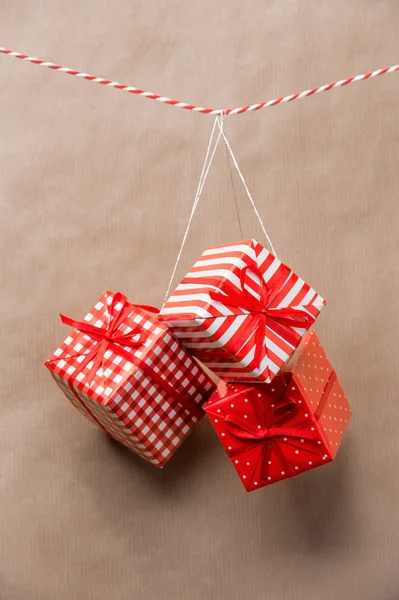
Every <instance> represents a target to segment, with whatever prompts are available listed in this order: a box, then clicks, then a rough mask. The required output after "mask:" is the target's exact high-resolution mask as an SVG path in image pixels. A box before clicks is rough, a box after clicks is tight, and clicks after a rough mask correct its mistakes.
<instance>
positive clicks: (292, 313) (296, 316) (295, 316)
mask: <svg viewBox="0 0 399 600" xmlns="http://www.w3.org/2000/svg"><path fill="white" fill-rule="evenodd" d="M282 267H283V270H282V273H281V276H280V277H279V278H278V279H277V281H276V282H275V283H274V285H273V286H272V287H270V288H269V287H268V286H267V284H266V282H265V280H264V278H263V274H262V273H261V271H260V269H259V267H258V266H257V265H253V266H246V267H244V268H243V269H242V270H241V275H240V283H241V291H239V290H237V289H236V288H235V287H233V286H232V285H231V283H230V282H226V283H225V284H224V286H223V292H222V291H219V290H218V291H216V290H211V291H210V292H209V296H210V297H211V298H212V300H216V301H217V302H221V303H222V304H224V305H226V306H233V307H234V308H243V309H245V310H247V311H248V312H249V313H250V314H251V315H252V316H253V319H251V320H250V321H249V322H248V324H247V325H246V326H243V327H242V332H241V335H240V337H239V340H237V346H239V347H242V346H243V345H244V343H245V342H246V341H247V340H248V339H249V337H250V336H251V335H252V333H253V331H254V330H255V356H254V361H255V364H256V365H257V367H259V366H260V364H261V362H262V358H263V351H265V354H266V356H267V357H269V353H268V347H267V344H265V336H266V327H267V321H268V319H271V320H273V321H274V322H275V323H279V324H281V325H284V326H285V327H303V328H306V329H308V328H309V327H310V326H311V325H313V323H314V322H315V318H314V317H313V316H312V315H310V314H309V313H307V312H306V311H305V310H301V309H297V308H292V307H287V308H271V304H272V303H273V301H274V300H275V298H276V296H277V295H278V293H279V292H280V291H281V289H282V287H283V285H284V284H285V282H286V281H287V278H288V275H289V273H290V269H289V268H288V267H285V265H282ZM248 271H252V272H253V273H255V275H257V276H258V277H259V279H260V298H259V300H258V299H257V298H255V297H254V296H253V295H252V294H251V293H250V292H249V291H248V290H247V289H246V287H245V282H246V276H247V272H248ZM240 314H243V313H235V315H234V316H238V315H240ZM285 337H287V332H285ZM292 345H295V340H292Z"/></svg>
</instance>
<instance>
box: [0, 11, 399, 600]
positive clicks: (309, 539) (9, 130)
mask: <svg viewBox="0 0 399 600" xmlns="http://www.w3.org/2000/svg"><path fill="white" fill-rule="evenodd" d="M0 17H1V19H0V33H1V35H0V44H1V45H2V46H6V47H11V48H13V49H16V50H19V51H21V52H27V53H31V54H32V55H34V56H39V57H42V58H45V59H48V60H52V61H55V62H57V61H58V62H59V63H60V64H63V65H66V66H70V67H72V68H77V69H81V70H87V72H89V73H94V74H98V75H100V76H104V77H111V78H115V79H116V80H118V81H122V82H126V83H130V84H132V85H137V86H141V87H143V88H145V89H148V90H153V91H155V92H159V93H161V94H165V95H169V96H172V97H176V98H181V99H182V100H185V101H187V102H195V103H197V104H202V105H208V104H209V105H211V106H216V107H220V106H226V105H227V106H240V105H243V104H247V103H253V102H258V101H261V100H267V99H270V98H273V97H275V96H278V95H284V94H289V93H293V92H295V91H298V90H303V89H306V88H307V87H312V86H314V85H321V84H323V83H327V82H329V81H332V80H334V79H339V78H341V77H347V76H349V75H352V74H355V73H362V72H365V71H367V70H369V69H376V68H379V67H383V66H386V65H390V64H395V62H397V61H398V45H397V41H398V33H399V27H398V23H399V5H398V2H397V1H395V0H391V1H389V0H380V1H375V0H374V1H373V0H367V1H366V0H352V1H350V2H348V0H336V1H334V2H331V1H329V0H319V1H318V2H304V1H302V2H300V1H299V0H285V1H284V2H283V1H281V0H280V1H279V0H274V1H272V0H267V1H263V2H262V1H261V0H246V1H245V2H244V1H240V0H229V2H221V1H216V2H215V1H211V0H202V2H194V1H191V0H190V1H187V0H186V1H185V2H182V1H181V2H179V1H177V0H169V1H166V0H158V1H155V0H153V1H148V0H147V1H146V2H139V1H138V0H133V1H132V0H130V1H128V0H113V2H107V1H106V0H86V1H85V2H78V1H77V0H72V1H71V2H65V0H63V1H61V0H51V1H50V0H42V1H40V2H39V1H38V0H24V1H16V2H5V1H4V0H3V2H2V3H1V6H0ZM0 81H1V93H0V115H1V120H0V130H1V139H0V153H1V156H0V200H1V258H2V262H1V292H0V293H1V338H2V342H1V360H0V365H1V417H0V456H1V472H0V515H1V516H0V598H1V600H74V599H76V600H81V599H82V600H92V599H95V600H111V599H112V600H113V599H115V600H136V599H137V600H141V599H146V598H147V599H150V600H152V599H154V600H169V599H172V598H175V599H177V600H186V599H190V600H202V599H207V600H216V599H217V600H224V599H226V600H241V599H242V598H251V599H252V600H264V599H266V598H272V599H276V600H277V599H278V600H291V599H297V598H301V599H302V598H304V599H306V600H319V599H320V598H323V599H324V600H338V599H340V600H341V599H342V600H346V599H353V598H355V599H360V600H376V599H377V600H396V599H397V598H399V572H398V568H397V567H398V548H399V528H398V523H399V504H398V498H399V475H398V459H399V437H398V426H399V411H398V400H399V398H398V395H399V393H398V389H399V386H398V383H399V379H398V359H397V356H398V352H397V349H398V342H397V341H398V338H399V320H398V295H399V279H398V275H399V268H398V264H399V243H398V225H399V217H398V214H399V211H398V192H397V190H398V181H399V179H398V162H397V161H398V152H399V119H398V112H397V106H398V97H399V96H398V94H399V75H387V76H384V77H381V78H378V79H376V80H373V81H369V82H367V83H357V84H354V85H353V86H349V87H347V88H346V89H341V90H335V91H332V92H330V93H329V94H321V95H319V96H317V97H313V98H309V99H306V100H301V101H298V102H295V103H292V104H290V105H285V106H280V107H278V108H273V109H266V110H263V111H260V112H258V113H255V114H249V115H245V116H239V117H231V118H228V119H227V120H226V131H227V133H228V135H229V137H230V140H231V143H232V146H233V148H234V150H235V152H236V154H237V158H238V160H239V162H240V165H241V167H242V170H243V172H244V173H245V175H246V178H247V181H248V185H249V187H250V189H251V191H252V193H253V196H254V198H255V199H256V201H257V202H258V204H259V208H260V210H261V213H262V215H263V217H264V219H265V222H266V223H267V228H268V231H269V232H270V235H271V236H272V239H273V241H274V242H275V245H276V248H277V251H278V252H279V254H280V257H281V258H282V259H283V260H284V261H286V262H288V263H289V264H290V265H291V266H292V267H293V268H294V269H295V270H296V271H297V272H299V273H300V274H301V275H303V276H304V277H305V278H306V279H307V280H308V281H309V282H310V283H311V284H312V285H313V286H315V287H316V288H317V289H318V290H319V291H320V293H322V294H323V296H325V297H326V298H327V299H328V306H327V308H326V309H325V311H324V312H323V314H322V316H321V317H320V319H319V320H318V323H317V332H318V334H319V336H320V338H321V340H322V342H323V344H324V345H325V347H326V349H327V351H328V353H329V356H330V358H331V360H332V362H333V363H334V365H335V367H336V370H337V372H338V374H339V377H340V379H341V381H342V384H343V386H344V388H345V390H346V392H347V395H348V397H349V399H350V401H351V404H352V407H353V409H354V416H353V420H352V423H351V426H350V428H349V430H348V432H347V435H346V438H345V440H344V443H343V444H342V447H341V449H340V452H339V455H338V458H337V460H336V462H334V463H333V464H330V465H328V466H326V467H324V468H321V469H317V470H314V471H312V472H309V473H306V474H305V475H302V476H300V477H297V478H294V479H292V480H289V481H285V482H283V483H280V484H277V485H274V486H271V487H269V488H266V489H263V490H260V491H257V492H254V493H251V494H246V493H245V491H244V489H243V487H242V486H241V483H240V481H239V480H238V478H237V477H236V474H235V472H234V470H233V468H232V467H231V465H230V464H229V460H228V459H227V457H226V456H225V455H224V453H223V450H222V448H221V446H220V444H219V442H218V440H217V439H216V435H215V434H214V432H213V430H212V428H211V427H210V425H209V424H208V423H207V422H206V421H204V422H203V423H202V424H201V425H200V426H199V427H198V428H197V430H196V431H195V433H194V434H193V435H192V437H191V438H190V439H189V440H188V441H187V442H186V443H185V445H184V446H183V447H182V448H181V450H180V452H178V453H177V454H176V456H175V457H174V459H173V460H172V461H171V462H170V464H169V465H168V466H167V467H166V468H165V469H164V470H163V471H158V470H156V469H154V468H153V467H152V466H150V465H147V464H146V463H145V462H143V461H142V460H140V459H138V458H136V457H135V456H134V455H132V454H131V453H129V452H125V451H124V450H123V449H121V448H120V447H118V446H117V445H114V444H113V443H111V442H110V441H108V439H106V437H104V435H102V433H101V432H100V431H97V430H96V429H95V428H91V427H90V426H89V425H88V424H87V423H86V422H85V420H84V419H82V418H81V417H80V416H79V415H78V414H77V413H76V412H75V411H73V410H72V409H71V407H70V405H69V404H68V402H67V401H66V399H64V398H63V396H62V395H61V393H60V392H59V391H58V389H56V386H55V385H54V383H53V382H52V380H51V378H50V376H49V375H48V373H47V372H46V370H45V369H44V367H43V366H42V362H43V360H44V359H45V358H46V357H47V356H48V354H49V353H50V352H51V351H52V350H53V349H54V347H55V346H56V344H57V343H58V341H60V340H61V339H62V338H63V336H65V332H66V330H65V328H64V327H63V326H62V325H61V324H60V322H59V320H58V312H59V311H62V312H64V313H65V314H68V315H71V316H73V317H75V318H80V317H82V316H83V315H84V313H85V311H86V310H87V309H88V308H89V307H90V306H91V304H93V302H94V301H95V300H96V299H97V297H98V296H99V295H100V294H101V293H102V292H103V291H104V290H105V289H106V288H111V289H113V290H119V291H122V292H124V293H126V294H128V296H129V298H130V299H131V300H132V301H135V302H145V303H151V304H160V303H161V301H162V299H163V295H164V292H165V289H166V286H167V282H168V279H169V275H170V273H171V269H172V266H173V264H174V260H175V256H176V254H177V250H178V247H179V244H180V240H181V237H182V234H183V231H184V227H185V223H186V220H187V217H188V214H189V211H190V207H191V203H192V201H193V197H194V193H195V189H196V186H197V182H198V177H199V173H200V170H201V166H202V161H203V157H204V152H205V148H206V144H207V141H208V136H209V133H210V129H211V126H212V118H210V117H206V116H202V115H196V114H192V113H187V112H184V111H182V110H177V109H173V108H170V107H166V106H162V105H159V104H157V103H155V102H150V101H148V100H145V99H142V98H136V97H133V96H130V95H129V94H123V93H121V92H117V91H114V90H110V89H106V88H102V87H100V86H96V85H92V84H90V83H87V82H84V81H79V80H77V79H76V78H72V77H67V76H65V75H62V74H57V73H52V72H51V71H49V70H46V69H40V68H39V67H35V66H32V65H27V64H23V63H22V62H21V61H17V60H15V59H12V58H8V57H0ZM235 182H236V189H237V194H238V198H239V202H240V205H241V212H242V219H243V224H244V230H245V235H246V236H247V237H249V236H254V237H257V238H258V239H259V240H262V239H263V238H262V237H261V233H260V231H259V227H258V225H257V223H256V221H255V218H254V216H253V214H252V212H251V210H250V206H249V203H248V200H247V199H246V197H245V194H244V192H243V189H242V187H241V185H240V183H239V181H238V178H237V176H235ZM229 186H230V184H229V178H228V171H227V167H226V161H225V156H224V151H223V148H222V147H220V150H219V152H218V153H217V157H216V160H215V163H214V167H213V169H212V171H211V173H210V176H209V180H208V182H207V184H206V187H205V189H204V195H203V198H202V201H201V205H200V208H199V211H198V216H197V218H196V219H195V221H194V225H193V229H192V232H191V234H190V237H189V241H188V244H187V248H186V251H185V254H184V258H183V261H182V264H181V267H180V268H179V275H180V276H182V275H183V274H184V272H185V269H187V268H189V266H190V265H191V264H192V263H193V261H194V260H195V259H196V258H197V257H198V255H199V254H200V252H201V251H202V250H203V249H204V248H205V247H206V246H207V245H210V244H215V243H223V242H225V241H231V240H235V239H238V235H239V234H238V230H237V224H236V221H235V216H234V210H233V201H232V194H231V188H230V187H229Z"/></svg>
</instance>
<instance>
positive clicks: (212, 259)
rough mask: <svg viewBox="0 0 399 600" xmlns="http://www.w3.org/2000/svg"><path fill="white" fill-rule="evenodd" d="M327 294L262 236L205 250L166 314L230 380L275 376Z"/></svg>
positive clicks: (203, 358)
mask: <svg viewBox="0 0 399 600" xmlns="http://www.w3.org/2000/svg"><path fill="white" fill-rule="evenodd" d="M324 305H325V300H324V299H323V298H322V297H321V296H320V295H319V294H318V293H317V292H316V291H315V290H314V289H313V288H311V287H310V286H309V285H308V284H307V283H306V282H305V281H303V279H301V278H300V277H298V275H296V274H295V273H294V272H293V271H292V270H291V269H290V268H289V267H287V266H286V265H284V264H283V263H281V262H280V261H279V260H278V259H277V258H276V257H275V256H274V255H273V254H271V253H270V252H268V251H267V250H266V249H265V248H264V247H263V246H262V245H261V244H259V243H258V242H256V241H255V240H247V241H241V242H237V243H232V244H229V245H222V246H215V247H212V248H209V249H208V250H206V251H205V252H204V253H203V254H202V256H201V258H200V259H199V260H198V261H197V262H196V263H195V265H194V266H193V267H192V269H191V270H190V271H189V272H188V273H187V275H186V276H185V277H184V278H183V279H182V281H181V282H180V284H179V285H178V287H177V288H176V290H175V292H173V294H172V295H171V296H170V298H169V299H168V300H167V302H166V303H165V305H164V306H163V307H162V309H161V311H160V314H159V319H160V320H162V321H163V322H165V323H166V324H167V325H168V327H170V328H171V329H172V331H173V332H174V333H175V335H176V336H177V337H178V338H179V339H180V340H181V342H182V343H183V344H184V345H185V346H186V348H187V349H188V350H189V352H190V353H192V354H193V355H194V356H196V357H197V358H198V359H199V360H200V361H201V362H202V363H204V364H205V365H207V366H208V367H209V368H210V369H211V370H212V371H213V372H214V373H216V375H218V377H220V378H221V379H225V380H228V381H244V380H245V381H247V382H257V381H260V382H267V383H269V382H271V381H272V379H273V378H274V377H275V376H276V375H277V373H278V372H279V371H280V369H281V368H282V367H283V365H284V364H285V363H286V362H287V361H288V360H289V358H290V357H291V356H292V354H293V352H294V351H295V348H297V346H298V344H299V343H300V341H301V339H302V337H303V336H304V334H305V333H306V331H307V330H308V329H309V328H310V326H311V325H312V324H313V322H314V320H315V319H316V318H317V316H318V315H319V313H320V311H321V310H322V308H323V307H324Z"/></svg>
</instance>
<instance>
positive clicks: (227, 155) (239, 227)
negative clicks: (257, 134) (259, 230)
mask: <svg viewBox="0 0 399 600" xmlns="http://www.w3.org/2000/svg"><path fill="white" fill-rule="evenodd" d="M221 120H222V130H223V131H224V115H222V116H221ZM224 149H225V153H226V162H227V167H228V170H229V176H230V184H231V189H232V192H233V200H234V205H235V209H236V217H237V223H238V229H239V230H240V236H241V239H242V240H243V239H244V233H243V231H242V223H241V217H240V209H239V207H238V202H237V195H236V188H235V185H234V179H233V172H232V170H231V164H230V153H229V149H228V147H227V144H226V142H224Z"/></svg>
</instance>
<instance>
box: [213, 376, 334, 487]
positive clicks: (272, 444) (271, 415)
mask: <svg viewBox="0 0 399 600" xmlns="http://www.w3.org/2000/svg"><path fill="white" fill-rule="evenodd" d="M336 378H337V376H336V373H335V371H332V372H331V374H330V376H329V378H328V380H327V383H326V385H325V387H324V390H323V392H322V397H321V400H320V402H319V405H318V407H317V410H316V412H315V413H314V414H313V415H312V416H310V417H309V418H306V419H303V420H301V421H300V422H299V423H295V419H296V416H297V413H298V410H299V404H298V402H297V400H296V398H293V397H291V396H287V398H284V396H283V398H282V400H281V401H280V403H279V404H278V405H277V406H276V408H274V409H270V408H269V407H268V409H267V410H266V411H265V410H263V407H262V406H260V403H259V402H258V400H257V398H253V407H254V410H255V413H256V416H257V418H258V420H259V421H260V422H261V423H262V425H260V426H257V427H251V426H247V425H246V424H244V423H242V422H239V421H237V419H235V418H234V417H233V416H231V415H227V416H226V417H225V420H224V425H225V428H226V431H228V432H229V433H230V434H231V435H232V436H233V437H235V438H236V439H238V440H240V441H242V442H245V443H244V445H243V446H240V447H239V448H236V449H234V450H231V451H230V452H229V453H228V454H229V456H236V455H237V454H242V453H243V452H247V451H248V449H249V448H248V444H251V445H252V444H254V445H256V446H258V445H262V452H261V454H260V457H259V460H260V461H261V464H260V476H261V480H262V481H266V480H267V477H268V474H269V458H270V454H271V451H272V450H274V452H275V453H276V454H277V456H278V459H279V461H280V464H281V465H282V468H283V470H284V472H285V473H286V474H287V475H288V476H289V477H291V476H292V475H294V471H293V469H292V465H290V464H289V463H288V462H287V460H286V458H285V456H284V453H283V452H282V450H281V447H280V444H281V439H283V440H284V442H287V443H289V442H288V440H290V442H291V445H294V446H296V445H297V440H298V439H300V440H306V441H307V442H310V443H315V442H317V441H319V440H318V438H316V437H315V436H313V435H311V434H309V433H305V432H304V431H303V429H305V428H306V427H309V426H310V425H312V423H317V421H318V420H319V418H320V416H321V414H322V412H323V409H324V406H325V403H326V401H327V398H328V395H329V393H330V391H331V388H332V386H333V385H334V383H335V381H336ZM296 386H297V388H298V387H299V384H298V382H296ZM299 393H300V395H302V396H303V392H302V390H299ZM261 400H262V399H261ZM290 422H294V424H295V425H294V426H291V427H289V426H288V424H289V423H290ZM284 438H286V439H284ZM252 447H254V446H252ZM298 447H299V446H298ZM307 450H308V452H310V450H309V449H308V448H307ZM323 452H324V449H323ZM314 454H316V455H317V456H320V452H317V451H314ZM255 473H256V467H255V469H254V471H253V476H255Z"/></svg>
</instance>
